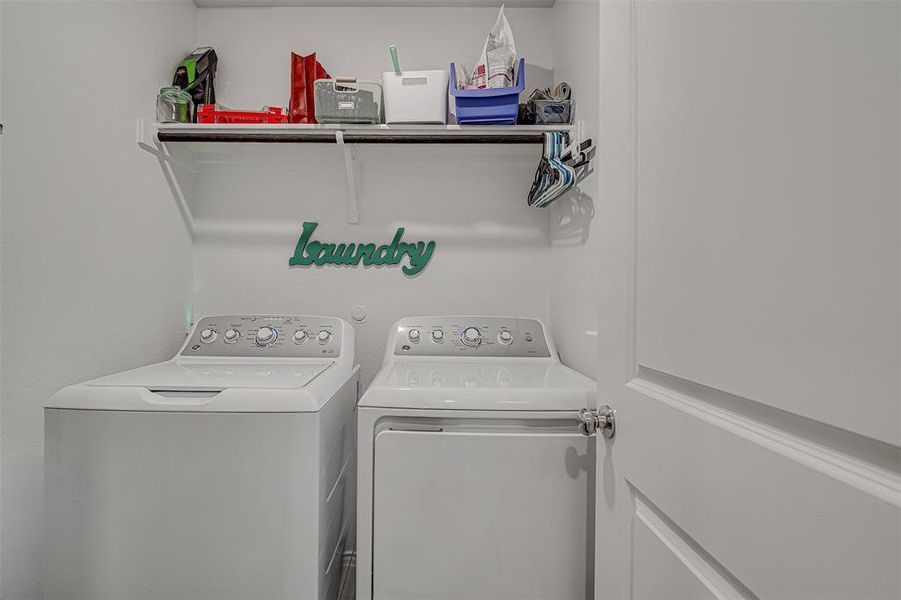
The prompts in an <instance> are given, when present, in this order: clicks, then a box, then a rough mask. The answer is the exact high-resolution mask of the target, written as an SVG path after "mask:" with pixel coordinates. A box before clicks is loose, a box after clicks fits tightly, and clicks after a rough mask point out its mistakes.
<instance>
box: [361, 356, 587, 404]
mask: <svg viewBox="0 0 901 600" xmlns="http://www.w3.org/2000/svg"><path fill="white" fill-rule="evenodd" d="M595 390H596V385H595V382H594V381H592V380H591V379H589V378H588V377H585V376H584V375H582V374H580V373H577V372H576V371H573V370H572V369H570V368H568V367H565V366H563V365H561V364H559V363H556V364H546V363H545V364H528V363H513V362H489V361H473V362H454V363H438V362H396V363H393V364H391V365H390V366H387V367H386V368H385V369H384V370H383V371H382V372H381V373H379V375H378V376H377V378H376V381H375V382H374V383H373V384H372V386H371V387H370V388H369V389H368V390H367V391H366V393H365V394H363V398H362V399H361V400H360V406H370V407H381V408H412V409H442V410H541V411H555V410H566V411H568V410H579V409H580V408H585V407H590V406H593V404H594V402H595Z"/></svg>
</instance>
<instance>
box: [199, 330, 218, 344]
mask: <svg viewBox="0 0 901 600" xmlns="http://www.w3.org/2000/svg"><path fill="white" fill-rule="evenodd" d="M218 335H219V332H218V331H216V330H215V329H204V330H203V331H201V332H200V341H201V342H203V343H204V344H209V343H211V342H212V341H213V340H215V339H216V337H217V336H218Z"/></svg>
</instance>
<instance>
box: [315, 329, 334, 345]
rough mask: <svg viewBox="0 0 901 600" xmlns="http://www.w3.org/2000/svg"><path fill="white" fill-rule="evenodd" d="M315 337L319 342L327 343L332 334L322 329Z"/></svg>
mask: <svg viewBox="0 0 901 600" xmlns="http://www.w3.org/2000/svg"><path fill="white" fill-rule="evenodd" d="M316 339H317V340H319V343H320V344H328V342H329V340H330V339H332V334H331V333H329V332H328V331H326V330H325V329H323V330H322V331H320V332H319V335H317V336H316Z"/></svg>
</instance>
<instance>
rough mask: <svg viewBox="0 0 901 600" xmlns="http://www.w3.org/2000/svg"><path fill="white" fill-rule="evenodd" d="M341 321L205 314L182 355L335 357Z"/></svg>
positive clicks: (316, 318) (315, 318)
mask: <svg viewBox="0 0 901 600" xmlns="http://www.w3.org/2000/svg"><path fill="white" fill-rule="evenodd" d="M340 354H341V321H340V320H339V319H335V318H332V317H298V316H278V315H223V316H218V317H204V318H203V319H201V320H200V321H199V322H198V323H197V324H196V325H195V326H194V329H193V330H192V331H191V336H190V338H189V339H188V343H187V344H186V345H185V347H184V348H183V349H182V351H181V355H182V356H272V357H292V358H322V357H335V356H339V355H340Z"/></svg>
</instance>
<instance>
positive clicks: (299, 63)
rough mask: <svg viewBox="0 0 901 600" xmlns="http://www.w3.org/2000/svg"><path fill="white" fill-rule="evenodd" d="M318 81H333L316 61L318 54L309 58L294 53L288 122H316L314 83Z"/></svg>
mask: <svg viewBox="0 0 901 600" xmlns="http://www.w3.org/2000/svg"><path fill="white" fill-rule="evenodd" d="M317 79H331V77H330V76H329V74H328V73H326V72H325V69H324V68H323V67H322V65H321V64H319V62H318V61H317V60H316V53H315V52H314V53H312V54H310V55H309V56H298V55H297V54H294V53H293V52H292V53H291V102H290V104H289V105H288V122H290V123H315V122H316V107H315V105H314V98H313V82H314V81H316V80H317Z"/></svg>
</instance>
